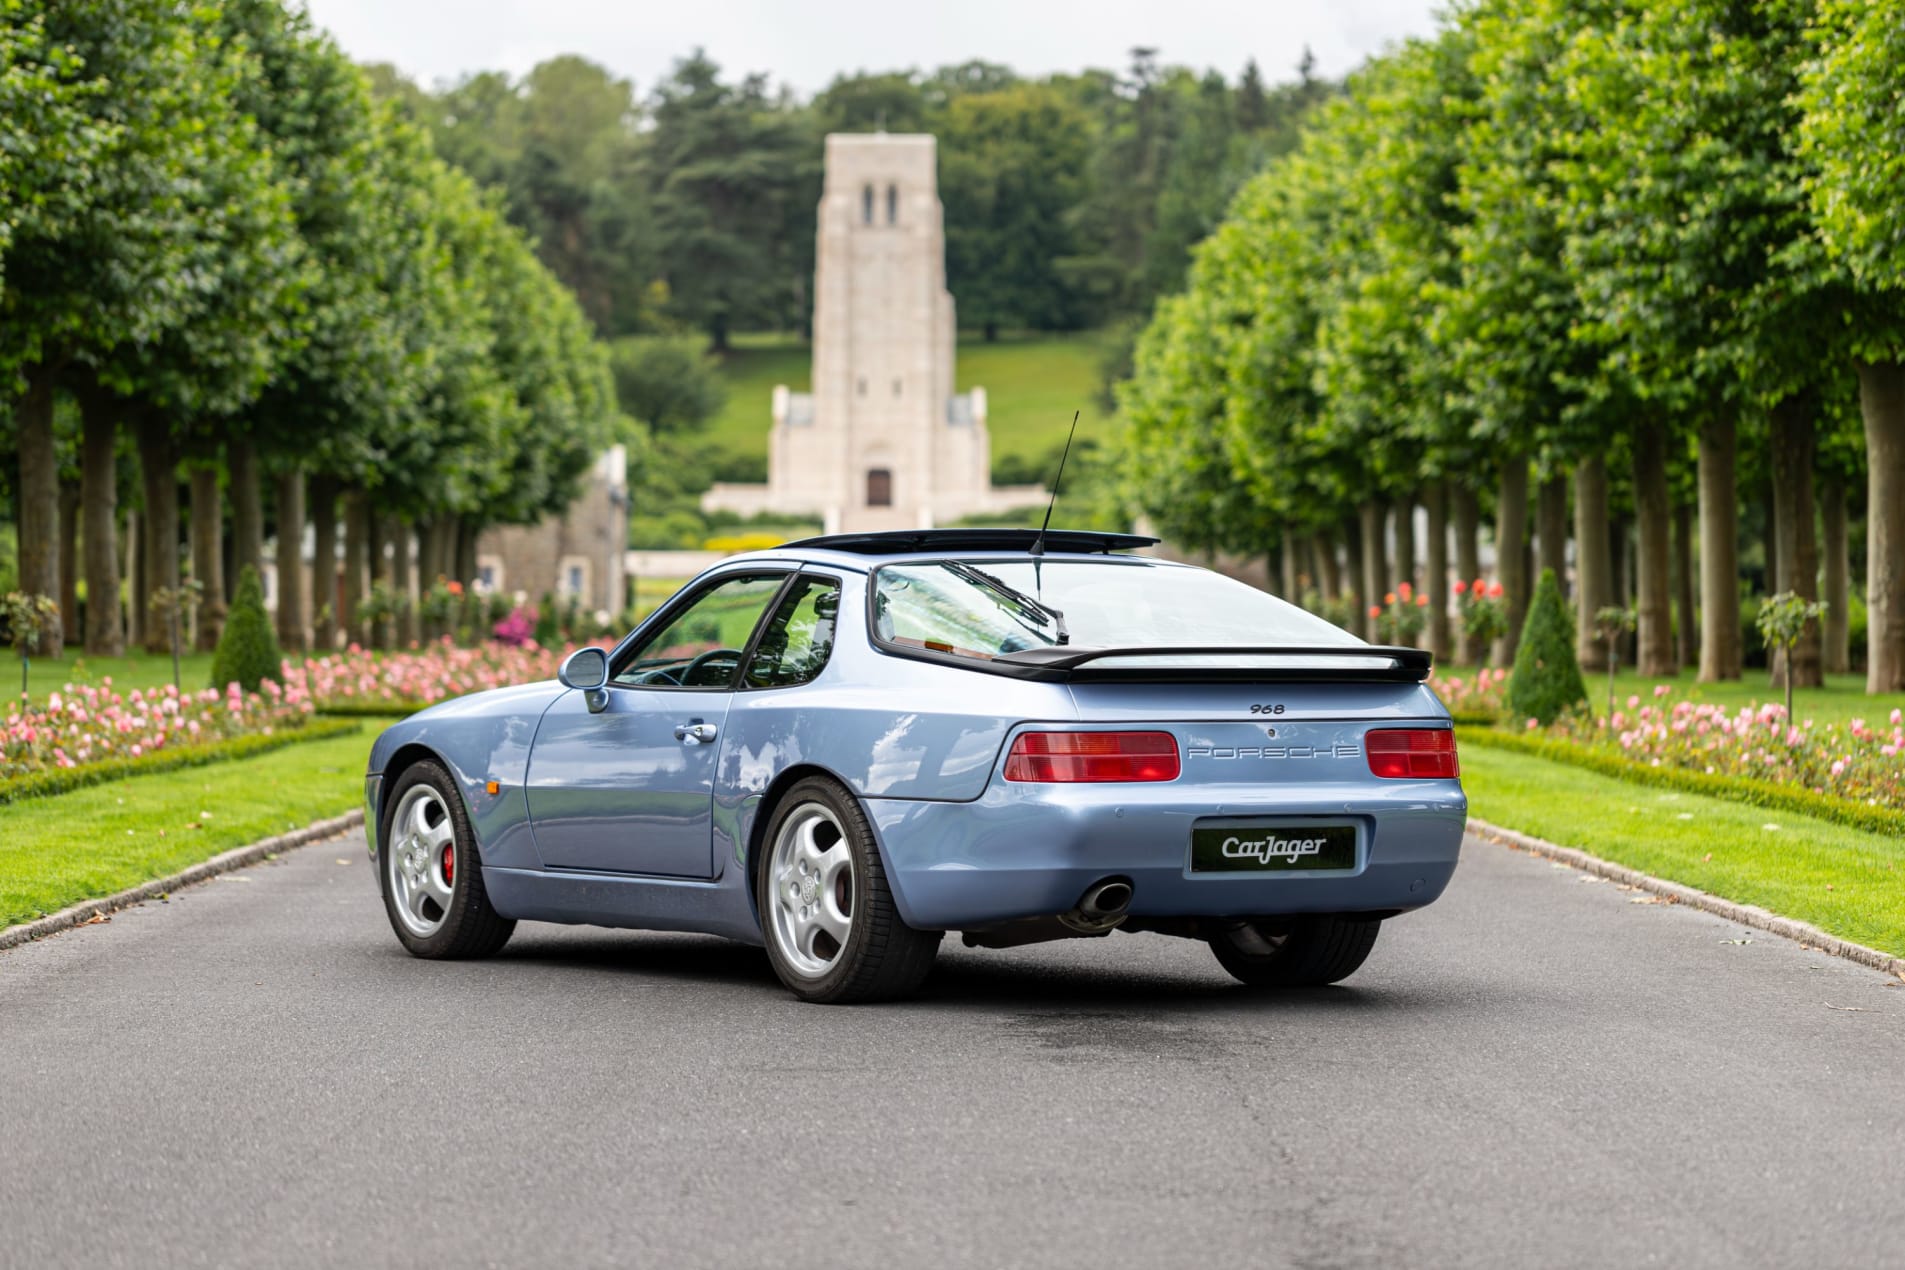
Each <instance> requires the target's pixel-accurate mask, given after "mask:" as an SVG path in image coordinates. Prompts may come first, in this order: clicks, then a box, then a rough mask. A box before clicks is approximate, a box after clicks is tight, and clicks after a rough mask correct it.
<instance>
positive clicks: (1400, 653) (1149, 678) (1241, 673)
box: [990, 644, 1435, 684]
mask: <svg viewBox="0 0 1905 1270" xmlns="http://www.w3.org/2000/svg"><path fill="white" fill-rule="evenodd" d="M1150 658H1170V659H1171V660H1170V661H1168V662H1162V663H1157V664H1152V665H1142V664H1138V665H1134V664H1131V663H1132V661H1134V660H1139V659H1150ZM1185 658H1200V659H1202V658H1208V659H1209V660H1208V661H1200V662H1196V663H1186V662H1185V661H1184V660H1183V659H1185ZM1264 658H1275V659H1277V661H1276V664H1272V665H1264V664H1262V659H1264ZM1107 662H1109V663H1111V664H1101V663H1107ZM1253 662H1254V663H1256V664H1252V663H1253ZM1291 662H1295V663H1298V664H1289V663H1291ZM1434 662H1435V659H1434V658H1433V657H1432V656H1431V655H1430V654H1429V653H1428V652H1426V651H1425V650H1423V649H1420V648H1397V647H1393V646H1390V645H1386V644H1354V645H1347V646H1345V645H1334V646H1328V647H1322V648H1288V647H1264V648H1239V647H1236V646H1235V645H1223V646H1189V647H1185V646H1179V647H1167V648H1072V647H1069V646H1066V645H1059V646H1057V647H1053V648H1027V649H1023V650H1021V651H1019V652H1016V653H1005V654H1002V655H1001V656H999V657H996V658H994V659H993V660H992V662H991V663H990V665H991V667H992V668H993V669H995V670H1001V671H1004V672H1005V673H1007V674H1012V675H1016V676H1019V677H1022V678H1025V679H1039V680H1054V681H1060V682H1067V683H1086V682H1093V681H1113V680H1124V681H1127V682H1133V681H1135V682H1143V683H1212V682H1249V683H1398V684H1409V683H1421V682H1422V681H1423V680H1425V679H1427V678H1428V677H1429V670H1430V667H1431V666H1433V665H1434ZM1372 663H1374V664H1372Z"/></svg>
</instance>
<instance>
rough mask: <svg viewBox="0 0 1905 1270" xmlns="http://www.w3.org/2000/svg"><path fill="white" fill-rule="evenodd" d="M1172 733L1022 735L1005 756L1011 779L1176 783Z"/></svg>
mask: <svg viewBox="0 0 1905 1270" xmlns="http://www.w3.org/2000/svg"><path fill="white" fill-rule="evenodd" d="M1177 773H1178V762H1177V739H1176V738H1175V737H1173V736H1172V735H1171V734H1170V733H1169V732H1023V733H1020V734H1019V739H1018V740H1016V741H1014V742H1012V752H1011V753H1010V754H1007V755H1006V758H1005V778H1006V779H1007V780H1009V781H1174V780H1176V779H1177Z"/></svg>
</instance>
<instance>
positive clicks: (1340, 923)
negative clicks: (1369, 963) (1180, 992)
mask: <svg viewBox="0 0 1905 1270" xmlns="http://www.w3.org/2000/svg"><path fill="white" fill-rule="evenodd" d="M1381 929H1382V919H1381V918H1357V917H1330V916H1307V915H1306V916H1301V917H1259V918H1253V919H1251V920H1248V921H1241V922H1237V923H1234V924H1233V925H1231V926H1229V927H1228V928H1226V929H1225V930H1223V931H1220V932H1219V933H1218V934H1216V935H1213V936H1211V938H1210V950H1211V951H1212V952H1213V953H1215V954H1217V961H1218V964H1220V965H1221V966H1223V968H1224V969H1225V970H1228V971H1229V972H1230V973H1231V975H1232V977H1233V978H1235V979H1237V980H1238V981H1239V982H1240V983H1247V984H1249V985H1250V986H1251V987H1253V988H1315V987H1320V986H1322V985H1323V984H1326V983H1336V982H1339V981H1340V980H1343V979H1347V978H1349V977H1350V976H1351V975H1353V974H1355V973H1356V971H1357V969H1358V968H1359V967H1361V965H1362V964H1363V962H1364V961H1365V960H1366V959H1367V958H1368V957H1369V950H1370V949H1372V948H1374V947H1375V946H1376V934H1377V932H1378V931H1380V930H1381Z"/></svg>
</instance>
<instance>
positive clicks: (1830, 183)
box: [1799, 0, 1905, 692]
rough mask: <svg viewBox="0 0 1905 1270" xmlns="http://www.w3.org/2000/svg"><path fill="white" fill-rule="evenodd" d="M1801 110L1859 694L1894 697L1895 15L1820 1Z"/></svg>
mask: <svg viewBox="0 0 1905 1270" xmlns="http://www.w3.org/2000/svg"><path fill="white" fill-rule="evenodd" d="M1808 34H1809V38H1810V39H1811V40H1812V41H1813V42H1814V47H1816V48H1817V50H1818V57H1817V59H1816V60H1814V61H1812V62H1811V63H1809V64H1808V65H1806V66H1805V67H1804V70H1803V76H1802V85H1803V87H1802V93H1801V97H1800V101H1801V103H1802V105H1803V108H1804V111H1805V114H1804V117H1803V118H1802V120H1801V121H1800V127H1799V136H1800V148H1801V154H1802V156H1803V157H1804V158H1805V159H1806V160H1807V161H1808V162H1809V163H1810V165H1811V171H1810V172H1808V173H1807V174H1806V176H1805V190H1806V192H1807V195H1808V197H1809V202H1810V207H1811V210H1812V213H1813V215H1814V217H1815V218H1816V223H1817V225H1818V230H1819V240H1820V242H1821V243H1822V244H1823V246H1824V248H1825V259H1824V260H1823V261H1821V262H1820V266H1821V267H1823V268H1826V269H1829V270H1830V271H1831V276H1832V277H1833V278H1834V279H1836V280H1838V281H1839V282H1840V283H1841V284H1843V286H1844V287H1845V288H1846V292H1847V296H1846V301H1845V310H1844V313H1845V317H1846V318H1847V323H1846V328H1845V335H1846V339H1845V349H1846V352H1847V353H1848V354H1849V355H1850V357H1851V360H1852V361H1853V364H1854V366H1855V368H1856V369H1857V372H1858V377H1859V403H1860V410H1861V413H1862V414H1863V416H1864V422H1865V447H1866V464H1867V472H1868V476H1867V480H1868V482H1869V484H1868V490H1867V498H1866V506H1867V509H1868V515H1869V517H1870V520H1869V522H1868V525H1867V529H1866V604H1867V608H1868V613H1869V617H1868V622H1869V625H1868V627H1867V630H1868V635H1867V669H1866V689H1867V691H1869V692H1897V691H1898V690H1900V689H1901V688H1905V303H1901V297H1902V296H1905V252H1901V251H1900V250H1899V243H1900V242H1901V241H1905V205H1901V203H1900V200H1899V198H1898V190H1899V186H1900V181H1901V179H1905V153H1902V152H1901V151H1900V148H1899V146H1898V143H1897V140H1898V139H1897V124H1898V101H1899V95H1900V93H1901V92H1902V91H1905V4H1901V3H1900V0H1874V2H1872V3H1866V2H1865V0H1821V3H1820V4H1819V6H1818V12H1817V17H1816V19H1815V21H1814V23H1813V25H1812V27H1811V28H1810V30H1809V33H1808Z"/></svg>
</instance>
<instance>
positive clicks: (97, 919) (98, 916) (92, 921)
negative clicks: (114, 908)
mask: <svg viewBox="0 0 1905 1270" xmlns="http://www.w3.org/2000/svg"><path fill="white" fill-rule="evenodd" d="M111 920H112V918H110V917H108V916H106V915H105V914H104V913H102V912H100V911H99V910H97V909H94V910H93V915H92V916H91V917H89V918H87V919H86V920H85V921H83V922H81V923H80V925H81V926H97V925H99V924H100V923H101V922H110V921H111Z"/></svg>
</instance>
